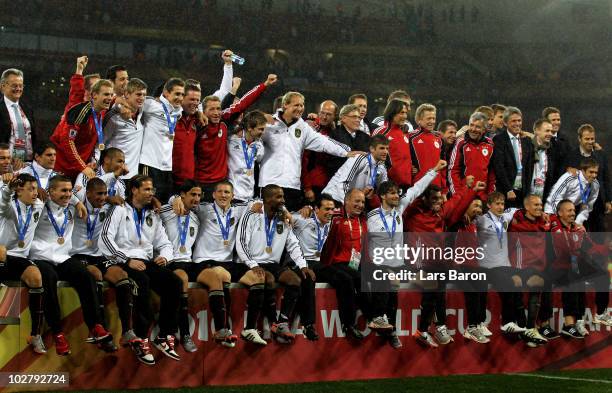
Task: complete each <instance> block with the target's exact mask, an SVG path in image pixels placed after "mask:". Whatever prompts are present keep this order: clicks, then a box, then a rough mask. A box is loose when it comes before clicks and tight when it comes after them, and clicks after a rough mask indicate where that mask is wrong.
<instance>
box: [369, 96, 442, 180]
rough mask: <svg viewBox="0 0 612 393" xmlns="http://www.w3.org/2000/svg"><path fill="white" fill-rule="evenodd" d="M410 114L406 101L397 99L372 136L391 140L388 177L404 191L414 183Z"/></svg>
mask: <svg viewBox="0 0 612 393" xmlns="http://www.w3.org/2000/svg"><path fill="white" fill-rule="evenodd" d="M408 113H410V107H409V106H408V105H407V104H406V102H405V101H402V100H397V99H393V100H391V101H389V103H388V104H387V107H386V108H385V111H384V115H383V118H384V123H383V125H382V126H380V127H378V128H377V129H376V130H375V131H374V132H373V133H372V136H374V135H378V134H380V135H384V136H386V137H387V139H389V157H388V159H387V161H388V162H389V164H390V165H391V167H390V168H389V170H388V171H387V175H388V176H389V179H391V180H393V181H394V182H395V183H396V184H397V185H398V186H399V188H400V189H401V190H404V191H405V190H407V189H408V188H410V186H411V185H412V181H413V178H412V159H411V156H410V140H409V139H408V138H409V135H410V134H409V133H408V128H407V127H406V120H408ZM436 163H437V161H436ZM429 168H432V167H428V169H429ZM425 172H426V171H425Z"/></svg>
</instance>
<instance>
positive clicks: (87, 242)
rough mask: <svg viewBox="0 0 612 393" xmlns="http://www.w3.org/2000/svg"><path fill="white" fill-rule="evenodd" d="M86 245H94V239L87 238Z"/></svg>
mask: <svg viewBox="0 0 612 393" xmlns="http://www.w3.org/2000/svg"><path fill="white" fill-rule="evenodd" d="M85 245H86V246H87V247H91V246H93V240H91V239H87V240H85Z"/></svg>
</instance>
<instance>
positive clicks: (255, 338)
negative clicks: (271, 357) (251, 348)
mask: <svg viewBox="0 0 612 393" xmlns="http://www.w3.org/2000/svg"><path fill="white" fill-rule="evenodd" d="M240 337H242V339H243V340H246V341H249V342H252V343H254V344H259V345H268V343H267V342H266V340H264V339H263V338H261V336H260V335H259V332H258V331H257V329H245V330H243V331H242V332H240Z"/></svg>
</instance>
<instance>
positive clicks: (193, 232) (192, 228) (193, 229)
mask: <svg viewBox="0 0 612 393" xmlns="http://www.w3.org/2000/svg"><path fill="white" fill-rule="evenodd" d="M194 235H195V228H194V227H189V236H191V237H193V236H194Z"/></svg>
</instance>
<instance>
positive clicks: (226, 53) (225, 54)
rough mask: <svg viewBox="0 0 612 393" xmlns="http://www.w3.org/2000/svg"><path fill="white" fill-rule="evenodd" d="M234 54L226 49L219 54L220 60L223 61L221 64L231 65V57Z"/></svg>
mask: <svg viewBox="0 0 612 393" xmlns="http://www.w3.org/2000/svg"><path fill="white" fill-rule="evenodd" d="M233 54H234V52H232V51H231V50H229V49H226V50H224V51H223V53H222V54H221V58H222V59H223V62H224V63H225V65H231V64H232V57H231V56H232V55H233Z"/></svg>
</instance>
